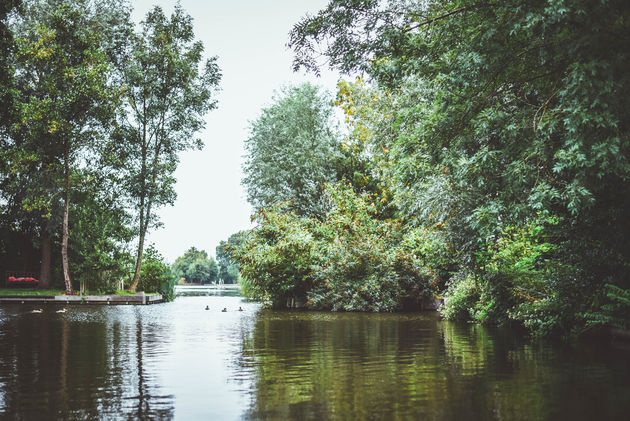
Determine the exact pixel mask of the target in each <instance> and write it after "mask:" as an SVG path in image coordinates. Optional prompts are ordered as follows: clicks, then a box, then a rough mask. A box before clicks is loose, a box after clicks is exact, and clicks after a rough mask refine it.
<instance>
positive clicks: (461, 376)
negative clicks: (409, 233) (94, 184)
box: [0, 296, 630, 420]
mask: <svg viewBox="0 0 630 421" xmlns="http://www.w3.org/2000/svg"><path fill="white" fill-rule="evenodd" d="M206 306H208V307H209V310H205V307H206ZM240 306H242V307H243V309H244V310H245V311H243V312H239V311H237V309H238V307H240ZM224 307H225V308H227V309H228V311H227V312H225V313H223V312H221V309H222V308H224ZM31 309H32V308H29V307H27V306H24V305H22V306H20V305H16V306H10V305H5V306H1V307H0V418H9V419H108V420H109V419H122V420H124V419H130V420H131V419H133V420H135V419H183V420H189V419H202V420H209V419H221V420H230V419H252V420H254V419H256V420H257V419H261V420H262V419H264V420H267V419H274V420H275V419H277V420H285V419H294V420H308V419H317V420H320V419H321V420H326V419H342V420H346V419H353V420H367V419H386V420H408V419H430V420H451V419H466V420H471V419H472V420H475V419H492V420H519V419H522V420H526V419H527V420H529V419H572V420H587V419H595V418H599V419H626V417H627V414H629V413H630V358H628V357H629V356H630V351H629V350H628V348H620V347H618V346H609V345H608V344H600V343H591V344H582V345H581V346H580V347H573V346H567V345H552V344H549V343H546V342H532V341H530V340H527V339H525V338H523V337H521V336H519V335H517V334H515V333H514V332H513V331H509V330H501V329H487V328H483V327H480V326H475V325H455V324H450V323H445V322H442V321H440V320H439V318H438V317H437V315H436V314H433V313H423V314H384V315H378V314H344V313H341V314H329V313H309V312H273V311H263V310H260V307H259V306H258V305H257V304H254V303H247V302H244V301H243V300H242V299H241V298H240V297H230V296H202V297H179V298H177V299H176V300H175V302H173V303H168V304H162V305H154V306H140V307H133V306H122V307H107V306H102V307H98V306H75V307H69V309H68V312H67V313H65V314H57V313H55V310H56V308H55V307H49V308H45V309H44V313H42V314H32V313H30V310H31Z"/></svg>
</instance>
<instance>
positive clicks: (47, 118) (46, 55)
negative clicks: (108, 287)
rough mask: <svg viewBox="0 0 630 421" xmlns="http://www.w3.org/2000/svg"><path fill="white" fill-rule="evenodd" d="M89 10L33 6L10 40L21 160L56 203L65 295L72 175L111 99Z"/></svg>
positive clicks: (97, 136)
mask: <svg viewBox="0 0 630 421" xmlns="http://www.w3.org/2000/svg"><path fill="white" fill-rule="evenodd" d="M89 10H90V4H89V2H87V1H81V0H78V1H75V2H73V3H65V2H59V3H56V2H51V3H50V4H33V5H32V7H31V9H30V10H29V13H30V12H32V15H31V16H34V17H36V19H32V18H31V19H27V20H25V22H24V27H23V32H22V33H21V34H20V37H19V38H18V40H17V44H18V61H19V66H20V68H21V70H22V71H21V72H20V81H19V82H20V89H21V91H22V94H23V95H24V101H23V105H22V110H21V114H22V123H23V132H24V136H25V137H26V139H27V148H26V150H28V151H29V152H30V154H25V156H24V159H25V161H32V162H39V163H40V164H41V166H42V172H43V173H46V174H50V177H51V179H52V180H54V183H55V184H56V185H57V187H58V188H59V192H60V195H61V196H62V198H63V218H62V234H61V237H62V244H61V255H62V266H63V275H64V283H65V289H66V293H68V294H72V293H73V287H72V281H71V278H70V270H69V262H68V242H69V213H70V201H71V196H72V189H73V185H74V182H76V180H75V178H76V174H77V171H76V170H77V169H78V168H79V167H81V166H82V165H85V164H86V162H87V161H88V160H89V159H90V157H91V156H93V155H94V154H95V153H96V152H95V151H96V150H97V146H96V145H97V143H98V140H102V132H103V131H104V130H106V127H107V126H108V125H109V124H110V123H111V121H112V117H113V112H112V110H113V109H114V108H115V106H114V103H115V97H116V92H115V90H114V89H112V88H111V86H110V83H109V76H110V75H111V68H110V66H109V65H108V60H107V56H106V54H105V52H104V51H103V49H102V48H101V47H102V38H101V36H100V35H99V34H98V33H96V31H94V26H95V25H94V19H93V16H91V15H90V14H89ZM40 199H43V200H44V201H46V200H50V199H51V198H50V197H49V198H41V197H40Z"/></svg>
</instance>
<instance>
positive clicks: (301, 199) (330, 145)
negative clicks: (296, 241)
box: [242, 83, 338, 216]
mask: <svg viewBox="0 0 630 421" xmlns="http://www.w3.org/2000/svg"><path fill="white" fill-rule="evenodd" d="M332 112H333V108H332V104H331V101H330V100H329V99H328V98H327V97H326V94H323V93H321V92H320V89H319V88H318V87H316V86H314V85H311V84H309V83H305V84H303V85H300V86H296V87H291V88H285V89H283V90H282V91H281V92H280V94H279V95H277V96H276V97H274V103H273V104H272V105H271V106H269V107H267V108H264V109H263V110H262V113H261V115H260V117H258V119H257V120H256V121H254V122H253V123H251V127H250V136H249V138H248V139H247V140H246V141H245V149H246V151H247V155H246V161H245V164H244V165H243V172H244V173H245V177H244V178H243V181H242V184H243V185H244V186H245V187H246V188H247V199H248V201H249V202H250V203H251V204H252V206H254V208H257V209H259V208H263V207H266V206H270V205H272V204H274V203H279V202H283V201H287V202H290V203H291V205H290V208H291V209H293V210H295V211H296V212H297V213H299V214H301V215H308V216H321V215H322V214H323V212H324V208H325V204H324V202H323V201H322V186H323V184H324V183H326V182H329V181H334V180H335V176H336V173H335V165H334V164H335V160H336V159H337V156H338V143H337V137H336V134H335V132H334V130H333V129H332V127H333V125H332V124H331V119H332Z"/></svg>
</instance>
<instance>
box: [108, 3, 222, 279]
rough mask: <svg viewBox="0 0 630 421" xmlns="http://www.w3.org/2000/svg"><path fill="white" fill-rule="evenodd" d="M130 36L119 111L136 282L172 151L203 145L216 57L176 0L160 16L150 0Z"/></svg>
mask: <svg viewBox="0 0 630 421" xmlns="http://www.w3.org/2000/svg"><path fill="white" fill-rule="evenodd" d="M141 26H142V32H141V33H140V34H138V35H136V36H135V37H133V39H132V43H131V49H130V52H129V56H128V57H127V60H126V61H125V63H124V68H123V79H124V83H125V88H126V106H125V109H124V110H123V112H121V115H120V126H121V130H120V133H119V136H120V137H121V138H122V139H123V142H122V149H123V154H124V155H125V157H126V160H125V161H124V165H125V168H126V169H127V171H128V174H127V176H126V177H125V178H126V180H127V182H128V184H127V186H126V187H127V189H128V192H129V195H130V197H131V198H132V200H133V202H134V207H135V211H136V212H137V215H138V227H137V231H138V237H139V241H138V249H137V253H136V272H135V274H134V280H133V282H132V284H131V286H130V288H129V289H130V290H131V291H133V290H134V289H135V288H136V283H137V281H138V276H139V273H140V267H141V265H142V255H143V247H144V238H145V235H146V233H147V231H148V230H149V228H150V227H152V226H155V224H156V222H157V221H156V220H155V214H154V212H155V209H156V208H158V207H159V206H163V205H165V204H172V203H173V201H174V200H175V191H174V184H175V178H174V177H173V172H174V171H175V169H176V168H177V163H178V153H179V152H181V151H185V150H190V149H200V148H201V147H202V146H203V142H202V141H201V139H198V138H195V136H196V134H197V133H198V132H199V131H200V130H201V129H203V127H204V125H205V120H204V116H205V114H206V113H207V112H208V111H210V110H212V109H214V108H216V100H215V99H214V92H215V90H216V88H217V86H218V84H219V81H220V79H221V73H220V71H219V67H218V65H217V63H216V57H213V58H211V59H208V60H206V61H205V63H203V65H201V64H202V61H203V56H202V53H203V44H202V43H201V42H200V41H195V40H194V32H193V24H192V18H191V17H190V16H188V15H187V14H186V13H185V12H184V10H183V9H182V8H181V6H180V5H176V6H175V9H174V12H173V14H172V15H171V17H170V18H167V17H166V16H165V15H164V13H163V11H162V9H161V8H160V7H157V6H156V7H154V8H153V9H152V10H151V11H149V13H148V14H147V16H146V18H145V20H144V21H143V22H142V24H141Z"/></svg>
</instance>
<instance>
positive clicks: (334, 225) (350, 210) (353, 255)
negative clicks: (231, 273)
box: [234, 183, 433, 311]
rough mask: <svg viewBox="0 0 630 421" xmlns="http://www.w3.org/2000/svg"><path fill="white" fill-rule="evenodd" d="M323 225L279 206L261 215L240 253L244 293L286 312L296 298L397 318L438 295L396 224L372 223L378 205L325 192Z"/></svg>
mask: <svg viewBox="0 0 630 421" xmlns="http://www.w3.org/2000/svg"><path fill="white" fill-rule="evenodd" d="M325 191H326V196H325V197H326V198H327V200H328V201H329V206H328V208H329V210H328V212H326V214H325V215H324V217H323V221H319V220H317V219H308V218H304V217H300V216H299V215H296V214H295V213H292V212H289V211H287V210H286V209H283V208H282V206H277V207H273V208H271V209H263V210H261V211H259V213H258V215H257V222H258V223H259V225H258V227H257V228H255V229H254V230H252V231H251V232H250V234H249V236H248V237H246V238H245V241H244V242H243V243H242V244H241V246H239V247H238V248H236V250H235V253H234V255H235V259H236V260H237V261H238V262H239V267H240V270H241V273H242V275H243V278H244V279H245V281H244V282H243V285H244V290H245V291H246V292H248V293H249V294H251V295H252V296H253V297H254V298H259V299H263V300H266V301H269V302H271V303H272V304H273V305H274V306H276V307H283V306H285V305H286V303H287V301H288V300H290V299H291V298H293V299H295V301H296V302H298V303H303V304H305V305H306V306H307V307H309V308H313V309H327V310H334V311H339V310H343V311H393V310H397V309H402V308H406V307H415V308H417V307H419V306H420V305H421V301H422V300H423V299H424V298H429V297H431V296H432V294H433V287H432V284H431V275H430V273H429V271H428V270H427V269H426V267H425V266H423V265H422V261H421V259H420V258H419V257H418V254H417V253H416V250H415V249H414V245H413V242H411V241H401V239H402V236H403V233H402V231H401V228H400V222H399V221H382V220H379V219H377V218H376V217H375V213H376V207H375V204H374V200H373V199H374V197H373V196H372V195H370V194H362V195H357V194H356V193H354V192H353V189H352V188H351V186H348V185H345V184H342V183H337V184H330V185H327V186H326V188H325Z"/></svg>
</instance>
